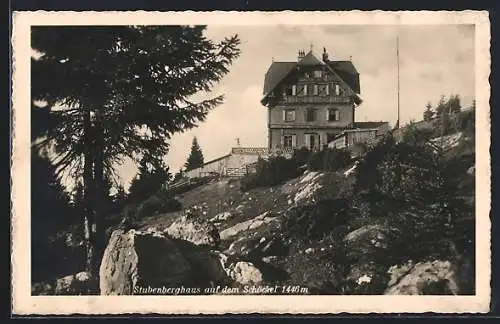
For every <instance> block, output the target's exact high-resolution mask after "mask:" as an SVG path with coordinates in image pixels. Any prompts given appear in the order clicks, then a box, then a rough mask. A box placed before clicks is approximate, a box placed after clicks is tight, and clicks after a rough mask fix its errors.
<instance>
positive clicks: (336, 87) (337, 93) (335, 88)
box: [333, 83, 340, 96]
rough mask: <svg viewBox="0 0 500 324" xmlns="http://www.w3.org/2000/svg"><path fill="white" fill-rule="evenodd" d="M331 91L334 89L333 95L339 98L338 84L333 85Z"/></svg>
mask: <svg viewBox="0 0 500 324" xmlns="http://www.w3.org/2000/svg"><path fill="white" fill-rule="evenodd" d="M333 89H334V91H335V95H336V96H340V85H339V84H338V83H335V84H334V85H333Z"/></svg>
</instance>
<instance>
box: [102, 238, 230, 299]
mask: <svg viewBox="0 0 500 324" xmlns="http://www.w3.org/2000/svg"><path fill="white" fill-rule="evenodd" d="M99 276H100V283H99V286H100V291H101V295H130V294H134V293H138V292H140V288H141V287H152V288H162V287H167V288H169V287H174V288H175V287H181V286H185V287H199V288H200V287H208V286H211V285H213V284H214V283H219V284H226V280H227V279H228V276H227V274H226V272H225V270H224V268H223V267H222V264H221V262H220V260H219V257H218V256H217V255H216V254H215V253H214V252H212V251H210V250H208V248H206V247H203V246H197V245H195V244H193V243H191V242H188V241H185V240H177V239H173V238H171V237H168V236H165V235H163V234H161V233H141V232H137V231H134V230H130V231H128V232H124V231H122V230H117V231H115V232H113V234H112V235H111V238H110V240H109V243H108V246H107V247H106V250H105V251H104V255H103V259H102V263H101V267H100V271H99Z"/></svg>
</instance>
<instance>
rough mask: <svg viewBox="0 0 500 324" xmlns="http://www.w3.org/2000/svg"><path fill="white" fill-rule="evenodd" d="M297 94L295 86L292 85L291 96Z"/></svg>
mask: <svg viewBox="0 0 500 324" xmlns="http://www.w3.org/2000/svg"><path fill="white" fill-rule="evenodd" d="M296 94H297V86H296V85H295V84H294V85H293V86H292V96H295V95H296Z"/></svg>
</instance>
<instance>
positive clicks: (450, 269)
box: [385, 260, 460, 295]
mask: <svg viewBox="0 0 500 324" xmlns="http://www.w3.org/2000/svg"><path fill="white" fill-rule="evenodd" d="M401 270H402V271H401ZM389 271H390V273H391V281H390V284H392V285H391V286H389V287H388V288H387V290H386V291H385V294H386V295H457V294H459V293H460V289H459V286H458V283H457V276H456V271H455V267H454V265H453V264H452V263H451V262H450V261H442V260H434V261H427V262H419V263H417V264H415V265H412V264H411V263H410V264H407V265H404V266H403V269H398V267H396V268H393V267H391V269H390V270H389Z"/></svg>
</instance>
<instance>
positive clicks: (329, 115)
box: [326, 108, 340, 121]
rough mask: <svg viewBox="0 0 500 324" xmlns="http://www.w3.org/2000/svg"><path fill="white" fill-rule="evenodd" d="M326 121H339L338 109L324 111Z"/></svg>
mask: <svg viewBox="0 0 500 324" xmlns="http://www.w3.org/2000/svg"><path fill="white" fill-rule="evenodd" d="M326 120H328V121H339V120H340V112H339V111H338V109H334V108H331V109H328V110H327V111H326Z"/></svg>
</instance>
